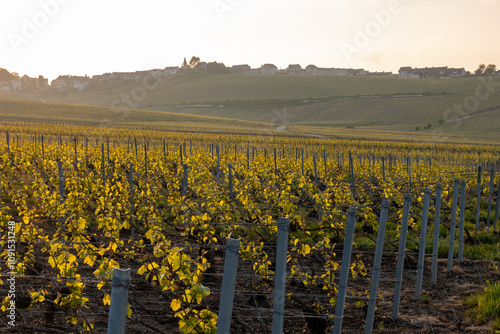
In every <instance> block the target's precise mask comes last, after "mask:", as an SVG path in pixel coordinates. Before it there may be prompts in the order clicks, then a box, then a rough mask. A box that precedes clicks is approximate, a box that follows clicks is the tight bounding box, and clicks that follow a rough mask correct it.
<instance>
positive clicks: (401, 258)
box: [391, 194, 411, 320]
mask: <svg viewBox="0 0 500 334" xmlns="http://www.w3.org/2000/svg"><path fill="white" fill-rule="evenodd" d="M410 206H411V195H409V194H406V195H405V200H404V205H403V220H402V222H401V233H400V237H399V250H398V262H397V269H396V284H395V286H394V301H393V304H392V315H391V316H392V319H394V320H395V319H397V318H398V313H399V301H400V300H399V299H400V294H401V283H402V282H403V265H404V262H405V248H406V236H407V233H408V220H409V216H410Z"/></svg>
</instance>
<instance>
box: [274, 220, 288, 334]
mask: <svg viewBox="0 0 500 334" xmlns="http://www.w3.org/2000/svg"><path fill="white" fill-rule="evenodd" d="M289 223H290V218H278V244H277V246H276V272H275V276H274V305H273V334H281V333H283V320H284V319H283V317H284V313H285V287H286V260H287V248H288V226H289Z"/></svg>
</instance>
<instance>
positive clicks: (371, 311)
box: [365, 199, 389, 334]
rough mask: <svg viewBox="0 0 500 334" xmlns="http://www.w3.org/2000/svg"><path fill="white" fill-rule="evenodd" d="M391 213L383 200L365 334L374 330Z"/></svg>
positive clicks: (387, 204)
mask: <svg viewBox="0 0 500 334" xmlns="http://www.w3.org/2000/svg"><path fill="white" fill-rule="evenodd" d="M388 212H389V201H388V200H387V199H384V200H382V209H381V211H380V219H379V223H378V232H377V246H376V247H375V258H374V259H373V273H372V282H371V287H370V297H369V298H368V311H367V313H366V324H365V334H371V332H372V330H373V320H374V316H375V304H376V303H377V290H378V282H379V278H380V269H381V264H382V255H383V252H384V240H385V229H386V225H387V215H388Z"/></svg>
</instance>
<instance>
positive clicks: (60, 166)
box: [57, 161, 64, 241]
mask: <svg viewBox="0 0 500 334" xmlns="http://www.w3.org/2000/svg"><path fill="white" fill-rule="evenodd" d="M57 172H58V173H57V174H58V179H59V196H60V197H61V199H60V200H59V203H61V205H62V204H63V203H64V170H63V163H62V161H58V162H57ZM59 225H60V230H61V241H62V240H63V239H64V237H63V235H64V232H63V230H64V218H63V216H62V215H61V217H59Z"/></svg>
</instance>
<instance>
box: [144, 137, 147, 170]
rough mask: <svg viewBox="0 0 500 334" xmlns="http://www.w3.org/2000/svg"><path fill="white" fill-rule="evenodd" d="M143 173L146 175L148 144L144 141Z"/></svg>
mask: <svg viewBox="0 0 500 334" xmlns="http://www.w3.org/2000/svg"><path fill="white" fill-rule="evenodd" d="M144 174H145V175H146V178H147V177H148V144H147V143H144Z"/></svg>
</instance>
